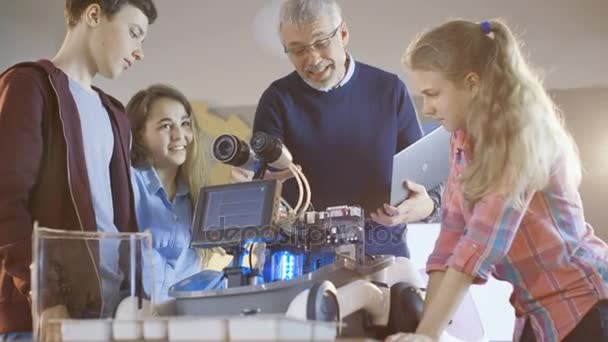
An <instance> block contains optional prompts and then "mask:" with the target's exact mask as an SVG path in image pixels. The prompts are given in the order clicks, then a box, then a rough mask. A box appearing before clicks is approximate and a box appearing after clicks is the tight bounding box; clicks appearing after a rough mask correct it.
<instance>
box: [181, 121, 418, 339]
mask: <svg viewBox="0 0 608 342" xmlns="http://www.w3.org/2000/svg"><path fill="white" fill-rule="evenodd" d="M213 155H214V157H215V158H216V159H217V160H219V161H220V162H223V163H226V164H229V165H232V166H235V167H241V168H246V169H252V170H253V171H254V177H253V178H254V179H253V180H251V181H248V182H243V183H237V184H226V185H219V186H212V187H204V188H202V189H201V193H200V196H199V201H198V203H197V205H196V208H195V218H194V223H193V231H192V233H193V236H192V243H191V245H192V247H194V248H211V247H222V248H224V249H225V250H226V251H227V252H228V253H229V254H232V255H233V257H234V258H233V260H234V261H233V264H232V266H230V267H227V268H225V269H224V270H223V272H217V271H211V270H208V271H203V272H200V273H198V274H195V275H193V276H191V277H189V278H187V279H184V280H182V281H180V282H178V283H177V284H175V285H174V286H172V287H171V289H170V292H169V294H170V296H172V297H174V298H175V301H174V302H173V307H172V308H171V310H170V311H171V312H170V314H174V315H178V316H180V315H188V316H218V315H219V316H222V315H256V314H280V315H285V316H286V317H290V318H298V319H307V320H320V321H332V322H339V323H346V324H339V325H338V327H339V333H338V334H339V335H340V336H346V337H374V338H380V339H383V338H384V337H386V336H388V335H390V334H393V333H396V332H400V331H401V332H413V331H414V330H415V328H416V326H417V324H418V322H419V319H420V316H421V312H422V304H423V299H422V296H421V292H420V290H419V289H420V288H422V287H423V282H422V280H421V278H420V275H419V274H418V272H417V271H416V269H415V267H414V266H413V265H412V263H411V262H410V261H409V260H408V259H406V258H402V257H393V256H376V257H371V256H368V255H366V254H365V250H364V246H365V240H364V239H365V234H364V213H363V210H362V209H361V208H360V207H357V206H350V205H342V206H337V207H330V208H325V210H322V211H310V210H308V209H309V204H310V195H311V189H310V187H309V186H308V182H307V180H306V177H305V176H304V173H303V172H302V171H301V170H300V169H299V168H297V167H295V165H294V164H293V163H292V158H291V154H290V153H289V151H288V150H287V148H286V147H285V146H284V145H283V144H282V142H281V141H280V140H279V139H277V138H274V137H272V136H269V135H266V134H264V133H261V132H257V133H255V134H254V135H253V137H252V139H251V147H250V146H249V145H248V144H247V143H245V142H244V141H242V140H240V139H238V138H237V137H235V136H232V135H222V136H220V137H219V138H217V139H216V140H215V142H214V144H213ZM267 168H273V169H276V170H285V169H289V170H291V171H292V173H293V175H294V177H295V178H296V181H297V182H298V185H299V188H300V196H299V200H298V203H297V204H296V206H295V207H293V208H291V207H290V206H289V205H288V204H287V203H286V202H285V201H283V200H282V198H281V183H280V182H279V181H277V180H263V179H261V178H262V175H263V174H264V171H265V170H266V169H267Z"/></svg>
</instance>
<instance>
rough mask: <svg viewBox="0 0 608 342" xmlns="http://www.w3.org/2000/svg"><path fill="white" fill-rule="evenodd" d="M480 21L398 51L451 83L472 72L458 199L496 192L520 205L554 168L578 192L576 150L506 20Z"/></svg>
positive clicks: (450, 27)
mask: <svg viewBox="0 0 608 342" xmlns="http://www.w3.org/2000/svg"><path fill="white" fill-rule="evenodd" d="M485 25H486V27H485V28H484V27H483V26H482V25H480V24H477V23H473V22H469V21H464V20H454V21H450V22H447V23H445V24H443V25H441V26H439V27H437V28H435V29H433V30H431V31H428V32H426V33H424V34H423V35H421V36H420V37H419V38H418V39H417V40H416V41H414V42H413V43H412V44H411V45H410V46H409V47H408V49H407V51H406V53H405V54H404V56H403V63H404V65H405V66H406V67H407V68H409V69H410V70H424V71H437V72H440V73H442V74H443V75H444V77H445V78H446V79H448V80H449V81H452V82H454V83H455V84H457V85H459V84H461V83H462V82H463V81H464V79H465V77H466V76H467V75H468V74H470V73H471V72H474V73H476V74H477V75H479V78H480V89H479V91H478V92H477V94H476V95H475V96H474V98H473V99H472V100H471V103H470V108H469V113H468V117H467V121H466V132H467V134H468V136H469V138H470V141H471V147H472V151H473V153H472V157H471V160H470V161H469V164H468V165H467V167H466V170H465V171H464V172H463V174H462V175H461V177H460V181H461V186H462V189H463V193H464V197H465V199H466V200H467V201H468V202H470V203H476V202H477V201H479V200H480V199H481V198H482V197H484V196H486V195H488V194H490V193H501V194H504V195H506V196H508V197H509V198H510V199H512V200H514V201H515V204H516V205H517V206H520V207H521V206H524V205H525V203H524V202H525V199H526V196H527V194H530V193H533V192H535V191H539V190H542V189H543V188H545V187H546V186H547V185H548V183H549V178H550V177H551V175H552V173H553V172H557V169H556V167H559V172H560V174H562V175H564V176H563V180H564V181H565V186H566V188H567V189H568V190H569V191H577V189H578V185H579V184H580V180H581V165H580V160H579V156H578V150H577V147H576V144H575V143H574V140H573V139H572V137H571V135H570V134H569V133H568V131H567V130H566V128H565V126H564V120H563V117H562V115H561V112H560V111H559V109H558V108H557V107H556V106H555V104H554V103H553V101H552V100H551V98H550V97H549V95H548V94H547V92H546V91H545V89H544V87H543V85H542V82H541V81H540V79H539V77H538V76H537V75H536V74H535V73H534V72H533V71H532V69H531V68H530V66H529V65H528V63H527V62H526V60H525V59H524V57H523V56H522V53H521V49H520V46H519V43H518V41H517V39H516V38H515V37H514V35H513V33H512V32H511V30H510V29H509V28H508V27H507V26H506V24H504V23H503V22H502V21H501V20H491V21H488V22H487V23H486V24H485ZM558 161H559V162H558ZM560 179H561V178H560Z"/></svg>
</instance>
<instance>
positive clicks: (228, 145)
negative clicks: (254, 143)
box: [213, 134, 251, 166]
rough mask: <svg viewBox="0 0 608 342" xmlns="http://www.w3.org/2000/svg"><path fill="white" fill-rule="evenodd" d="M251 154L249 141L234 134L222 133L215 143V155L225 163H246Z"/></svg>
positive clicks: (236, 164) (234, 164)
mask: <svg viewBox="0 0 608 342" xmlns="http://www.w3.org/2000/svg"><path fill="white" fill-rule="evenodd" d="M250 154H251V153H250V151H249V146H248V145H247V143H245V142H244V141H242V140H240V139H239V138H238V137H236V136H234V135H230V134H224V135H221V136H219V137H218V138H217V139H215V142H214V143H213V157H214V158H215V159H217V160H218V161H220V162H222V163H224V164H229V165H233V166H241V165H244V164H245V163H246V162H247V161H248V160H249V158H250Z"/></svg>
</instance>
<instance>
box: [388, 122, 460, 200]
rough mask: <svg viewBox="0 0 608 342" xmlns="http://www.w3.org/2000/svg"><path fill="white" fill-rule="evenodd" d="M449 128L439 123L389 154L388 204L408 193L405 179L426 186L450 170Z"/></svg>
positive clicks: (446, 175) (428, 187) (443, 176)
mask: <svg viewBox="0 0 608 342" xmlns="http://www.w3.org/2000/svg"><path fill="white" fill-rule="evenodd" d="M449 153H450V132H448V131H447V130H445V128H443V126H440V127H439V128H436V129H435V130H434V131H432V132H431V133H429V134H427V135H425V136H424V137H422V139H420V140H418V141H416V142H415V143H413V144H412V145H410V146H408V147H406V148H405V149H403V150H402V151H401V152H399V153H397V154H395V156H394V157H393V176H392V179H391V199H390V204H391V205H392V206H397V205H399V204H400V203H401V202H403V201H404V200H405V199H406V198H407V197H408V195H409V194H408V190H407V189H406V188H405V187H404V186H403V183H404V182H405V181H406V180H410V181H412V182H414V183H418V184H422V185H424V187H425V188H426V189H427V191H428V190H431V189H433V188H434V187H436V186H438V185H439V184H441V183H442V182H444V181H445V180H446V179H447V177H448V174H449V172H450V161H449Z"/></svg>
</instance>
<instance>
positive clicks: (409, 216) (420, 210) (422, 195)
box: [370, 181, 434, 227]
mask: <svg viewBox="0 0 608 342" xmlns="http://www.w3.org/2000/svg"><path fill="white" fill-rule="evenodd" d="M403 187H405V188H406V189H408V190H409V192H410V195H409V197H408V198H407V199H406V200H405V201H403V202H401V204H399V206H397V207H393V206H391V205H389V204H386V203H385V204H384V205H383V208H378V210H376V212H375V213H371V215H370V217H371V218H372V220H374V221H376V222H377V223H379V224H381V225H383V226H386V227H392V226H396V225H399V224H403V223H411V222H418V221H421V220H423V219H425V218H427V217H428V216H429V215H431V214H432V213H433V207H434V204H433V200H432V199H431V198H430V197H429V194H428V193H427V192H426V189H425V188H424V186H422V185H420V184H417V183H414V182H410V181H406V182H404V183H403Z"/></svg>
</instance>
